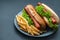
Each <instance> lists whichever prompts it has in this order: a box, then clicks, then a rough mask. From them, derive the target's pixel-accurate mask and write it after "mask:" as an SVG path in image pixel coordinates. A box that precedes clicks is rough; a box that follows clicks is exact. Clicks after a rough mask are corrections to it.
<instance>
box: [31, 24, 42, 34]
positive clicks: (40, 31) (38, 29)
mask: <svg viewBox="0 0 60 40" xmlns="http://www.w3.org/2000/svg"><path fill="white" fill-rule="evenodd" d="M31 27H32V28H33V29H34V30H35V31H37V32H39V33H42V31H40V30H39V29H37V28H36V27H34V26H33V25H31Z"/></svg>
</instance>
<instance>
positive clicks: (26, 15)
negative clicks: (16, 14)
mask: <svg viewBox="0 0 60 40" xmlns="http://www.w3.org/2000/svg"><path fill="white" fill-rule="evenodd" d="M22 16H23V17H24V18H25V19H26V20H27V21H28V24H29V25H34V23H33V21H32V19H31V18H30V16H29V15H28V14H27V13H26V11H25V10H24V9H23V10H22Z"/></svg>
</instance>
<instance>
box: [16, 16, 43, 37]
mask: <svg viewBox="0 0 60 40" xmlns="http://www.w3.org/2000/svg"><path fill="white" fill-rule="evenodd" d="M16 20H17V23H18V25H19V26H20V29H21V30H23V31H25V32H28V33H29V34H31V35H33V36H34V35H39V34H40V33H42V32H41V31H40V30H39V29H37V28H36V27H35V26H33V25H31V26H30V25H29V24H28V22H27V20H26V19H25V18H24V17H22V16H21V15H17V16H16Z"/></svg>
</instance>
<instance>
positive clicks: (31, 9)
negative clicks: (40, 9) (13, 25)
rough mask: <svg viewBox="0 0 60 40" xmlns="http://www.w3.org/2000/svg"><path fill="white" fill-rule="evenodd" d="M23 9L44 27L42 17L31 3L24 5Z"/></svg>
mask: <svg viewBox="0 0 60 40" xmlns="http://www.w3.org/2000/svg"><path fill="white" fill-rule="evenodd" d="M25 10H26V12H27V13H28V14H29V15H30V16H32V17H34V19H35V20H36V21H37V22H38V23H39V24H40V25H41V27H43V29H45V28H46V27H45V26H46V24H45V22H44V20H43V19H42V17H41V16H40V15H38V14H37V12H36V10H35V8H34V7H33V6H32V5H27V6H26V7H25ZM34 23H35V22H34Z"/></svg>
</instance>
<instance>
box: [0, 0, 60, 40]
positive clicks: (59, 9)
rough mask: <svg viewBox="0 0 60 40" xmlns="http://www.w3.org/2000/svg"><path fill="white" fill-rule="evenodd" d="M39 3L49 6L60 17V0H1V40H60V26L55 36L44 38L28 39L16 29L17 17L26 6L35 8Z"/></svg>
mask: <svg viewBox="0 0 60 40" xmlns="http://www.w3.org/2000/svg"><path fill="white" fill-rule="evenodd" d="M37 2H43V3H45V4H47V5H48V6H50V7H51V8H52V9H53V10H54V11H55V12H56V13H57V14H58V16H59V17H60V0H0V40H60V25H59V29H58V31H57V32H56V33H55V34H54V35H51V36H48V37H43V38H33V37H28V36H26V35H23V34H22V33H20V32H19V31H18V30H17V29H16V28H15V26H14V17H15V15H16V14H17V13H18V12H20V11H21V10H22V8H23V7H24V6H25V5H27V4H32V5H34V6H35V5H36V4H37Z"/></svg>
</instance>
